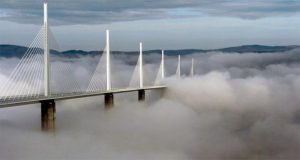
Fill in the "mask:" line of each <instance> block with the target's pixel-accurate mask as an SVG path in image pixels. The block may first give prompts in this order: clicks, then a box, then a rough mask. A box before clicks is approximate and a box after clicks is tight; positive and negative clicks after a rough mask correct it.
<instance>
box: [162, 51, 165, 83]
mask: <svg viewBox="0 0 300 160" xmlns="http://www.w3.org/2000/svg"><path fill="white" fill-rule="evenodd" d="M164 78H165V51H164V50H161V79H164Z"/></svg>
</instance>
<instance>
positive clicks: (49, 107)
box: [41, 100, 55, 131]
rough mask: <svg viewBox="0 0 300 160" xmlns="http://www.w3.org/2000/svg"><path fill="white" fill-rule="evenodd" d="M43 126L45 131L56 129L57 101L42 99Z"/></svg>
mask: <svg viewBox="0 0 300 160" xmlns="http://www.w3.org/2000/svg"><path fill="white" fill-rule="evenodd" d="M41 127H42V130H43V131H54V130H55V102H54V100H47V101H41Z"/></svg>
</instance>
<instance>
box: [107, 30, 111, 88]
mask: <svg viewBox="0 0 300 160" xmlns="http://www.w3.org/2000/svg"><path fill="white" fill-rule="evenodd" d="M109 45H110V44H109V30H106V90H108V91H109V90H111V68H110V46H109Z"/></svg>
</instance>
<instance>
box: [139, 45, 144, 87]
mask: <svg viewBox="0 0 300 160" xmlns="http://www.w3.org/2000/svg"><path fill="white" fill-rule="evenodd" d="M139 62H140V64H139V69H140V88H143V87H144V75H143V74H144V73H143V43H140V58H139Z"/></svg>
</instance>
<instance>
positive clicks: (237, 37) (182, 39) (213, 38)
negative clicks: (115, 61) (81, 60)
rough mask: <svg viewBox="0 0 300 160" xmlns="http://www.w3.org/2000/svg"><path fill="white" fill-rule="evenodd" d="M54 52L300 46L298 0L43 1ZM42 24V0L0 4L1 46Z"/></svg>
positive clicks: (26, 37) (21, 41)
mask: <svg viewBox="0 0 300 160" xmlns="http://www.w3.org/2000/svg"><path fill="white" fill-rule="evenodd" d="M48 7H49V23H50V26H51V27H50V28H51V31H52V32H53V34H54V36H55V38H56V41H57V42H58V44H59V47H58V48H57V49H60V50H68V49H82V50H102V49H103V47H104V40H105V30H106V29H110V30H111V42H112V43H111V45H112V49H113V50H137V49H138V43H139V42H143V43H144V48H145V49H186V48H197V49H214V48H222V47H229V46H238V45H247V44H262V45H299V44H300V43H299V42H300V31H299V28H300V1H299V0H252V1H248V0H186V1H182V0H162V1H157V0H156V1H154V0H126V1H122V0H109V1H108V0H85V1H81V0H48ZM42 23H43V1H40V0H1V1H0V26H1V27H0V44H17V45H23V46H27V45H29V44H30V43H31V42H32V40H33V39H34V37H35V36H36V34H37V33H38V31H39V30H40V28H41V26H42Z"/></svg>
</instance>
